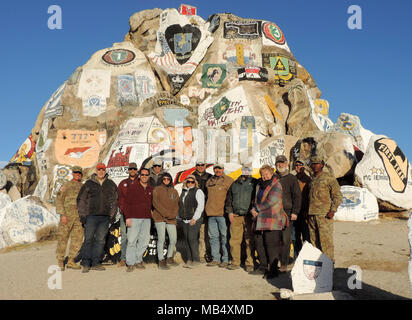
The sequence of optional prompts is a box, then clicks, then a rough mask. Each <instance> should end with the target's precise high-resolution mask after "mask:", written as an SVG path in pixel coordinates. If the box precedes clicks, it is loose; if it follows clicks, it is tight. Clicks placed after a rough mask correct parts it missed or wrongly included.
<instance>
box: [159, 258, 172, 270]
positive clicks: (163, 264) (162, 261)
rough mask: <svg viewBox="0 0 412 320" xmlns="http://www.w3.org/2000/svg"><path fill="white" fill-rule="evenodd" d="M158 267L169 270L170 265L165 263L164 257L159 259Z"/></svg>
mask: <svg viewBox="0 0 412 320" xmlns="http://www.w3.org/2000/svg"><path fill="white" fill-rule="evenodd" d="M159 269H161V270H169V269H170V267H169V266H168V265H167V263H166V259H163V260H161V261H159Z"/></svg>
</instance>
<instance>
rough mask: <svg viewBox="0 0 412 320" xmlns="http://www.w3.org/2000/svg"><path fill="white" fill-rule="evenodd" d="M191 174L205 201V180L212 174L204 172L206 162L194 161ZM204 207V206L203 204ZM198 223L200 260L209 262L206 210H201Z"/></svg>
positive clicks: (210, 259)
mask: <svg viewBox="0 0 412 320" xmlns="http://www.w3.org/2000/svg"><path fill="white" fill-rule="evenodd" d="M193 175H194V176H195V177H196V181H197V183H198V185H199V188H200V189H201V190H202V191H203V194H204V196H205V202H206V201H207V188H206V182H207V180H209V179H210V178H211V177H212V176H213V175H211V174H210V173H209V172H206V163H204V162H203V161H201V160H198V161H197V162H196V170H195V172H193ZM203 207H204V206H203ZM200 219H201V221H200V223H201V224H202V225H201V227H200V236H199V238H200V241H199V253H200V262H201V263H205V262H210V261H212V257H211V256H212V253H211V249H210V241H209V234H208V230H209V229H208V224H207V216H206V212H205V211H203V212H202V217H201V218H200Z"/></svg>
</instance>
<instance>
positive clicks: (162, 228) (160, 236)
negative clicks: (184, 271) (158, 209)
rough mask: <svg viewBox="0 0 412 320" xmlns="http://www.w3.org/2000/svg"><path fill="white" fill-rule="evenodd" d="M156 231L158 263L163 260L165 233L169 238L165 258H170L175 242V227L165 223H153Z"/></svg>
mask: <svg viewBox="0 0 412 320" xmlns="http://www.w3.org/2000/svg"><path fill="white" fill-rule="evenodd" d="M155 227H156V231H157V257H158V259H159V261H161V260H163V259H164V254H163V249H164V246H165V239H166V231H167V235H168V236H169V246H168V247H167V258H172V257H173V253H174V250H175V247H176V242H177V231H176V225H174V224H167V223H166V222H155Z"/></svg>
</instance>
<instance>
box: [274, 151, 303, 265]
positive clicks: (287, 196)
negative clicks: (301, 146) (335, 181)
mask: <svg viewBox="0 0 412 320" xmlns="http://www.w3.org/2000/svg"><path fill="white" fill-rule="evenodd" d="M275 165H276V175H277V178H278V179H279V181H280V184H281V185H282V202H283V209H284V210H285V212H286V214H287V215H288V218H289V221H290V222H291V223H290V224H289V226H288V227H286V228H285V229H284V230H283V231H282V242H283V246H282V251H281V256H280V264H281V266H280V268H279V271H280V272H285V271H287V267H288V264H289V255H290V242H291V233H292V228H293V223H294V221H296V219H297V218H298V214H299V211H300V206H301V199H302V198H301V197H302V196H301V192H300V188H299V183H298V180H297V179H296V177H295V176H294V175H292V174H290V173H289V165H288V159H287V158H286V157H285V156H284V155H280V156H277V157H276V163H275Z"/></svg>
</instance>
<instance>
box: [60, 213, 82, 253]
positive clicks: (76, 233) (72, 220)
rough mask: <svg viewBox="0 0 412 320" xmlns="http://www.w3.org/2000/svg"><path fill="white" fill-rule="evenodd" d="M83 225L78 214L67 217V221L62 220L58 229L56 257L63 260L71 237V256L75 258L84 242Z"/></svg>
mask: <svg viewBox="0 0 412 320" xmlns="http://www.w3.org/2000/svg"><path fill="white" fill-rule="evenodd" d="M83 233H84V230H83V227H82V224H81V222H80V219H79V217H78V216H75V217H69V216H68V217H67V223H66V224H63V223H62V222H61V220H60V223H59V228H58V230H57V249H56V257H57V259H58V260H60V259H61V260H63V259H64V258H65V257H66V248H67V242H68V241H69V237H70V235H71V237H70V238H71V239H70V248H69V258H73V259H74V258H75V257H76V256H77V254H78V253H79V250H80V248H81V246H82V244H83Z"/></svg>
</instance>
